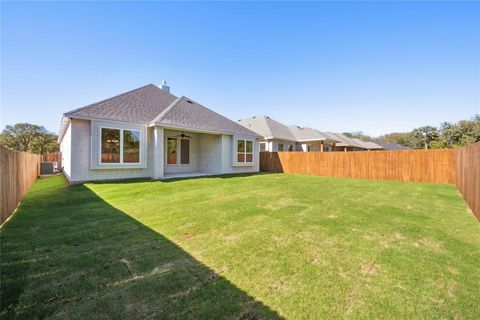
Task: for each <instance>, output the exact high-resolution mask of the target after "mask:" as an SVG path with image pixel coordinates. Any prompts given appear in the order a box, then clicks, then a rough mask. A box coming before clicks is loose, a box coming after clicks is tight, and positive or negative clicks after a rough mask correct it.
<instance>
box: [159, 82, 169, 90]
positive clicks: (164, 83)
mask: <svg viewBox="0 0 480 320" xmlns="http://www.w3.org/2000/svg"><path fill="white" fill-rule="evenodd" d="M160 89H162V90H164V91H166V92H168V93H170V87H169V86H167V81H165V80H162V83H161V84H160Z"/></svg>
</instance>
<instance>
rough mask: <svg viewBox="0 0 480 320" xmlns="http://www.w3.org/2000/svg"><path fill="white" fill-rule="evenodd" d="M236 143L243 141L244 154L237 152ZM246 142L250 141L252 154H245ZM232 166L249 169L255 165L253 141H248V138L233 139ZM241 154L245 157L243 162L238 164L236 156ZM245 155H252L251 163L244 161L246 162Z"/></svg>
mask: <svg viewBox="0 0 480 320" xmlns="http://www.w3.org/2000/svg"><path fill="white" fill-rule="evenodd" d="M238 141H244V143H245V151H244V152H239V151H238ZM247 141H250V142H251V143H252V152H247ZM233 148H234V149H233V157H234V158H233V164H234V166H236V167H251V166H253V165H254V163H255V140H252V139H248V138H235V139H234V145H233ZM239 153H243V155H244V157H245V162H239V161H238V154H239ZM247 154H251V155H252V161H248V162H247V161H246V160H247Z"/></svg>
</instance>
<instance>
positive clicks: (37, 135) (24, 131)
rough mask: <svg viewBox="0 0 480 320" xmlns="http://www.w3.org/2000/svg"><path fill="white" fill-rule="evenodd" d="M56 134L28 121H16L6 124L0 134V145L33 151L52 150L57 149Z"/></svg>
mask: <svg viewBox="0 0 480 320" xmlns="http://www.w3.org/2000/svg"><path fill="white" fill-rule="evenodd" d="M56 140H57V135H55V134H53V133H50V132H48V131H47V129H45V128H44V127H42V126H38V125H34V124H30V123H17V124H15V125H13V126H6V127H5V129H4V130H3V131H2V133H1V134H0V145H4V146H7V147H9V148H12V149H14V150H18V151H30V152H34V153H44V152H53V151H57V150H58V145H57V142H56Z"/></svg>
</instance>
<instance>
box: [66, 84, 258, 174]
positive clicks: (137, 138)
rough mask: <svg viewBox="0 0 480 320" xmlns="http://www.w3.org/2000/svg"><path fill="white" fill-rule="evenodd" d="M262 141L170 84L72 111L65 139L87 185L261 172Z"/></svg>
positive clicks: (71, 169)
mask: <svg viewBox="0 0 480 320" xmlns="http://www.w3.org/2000/svg"><path fill="white" fill-rule="evenodd" d="M260 138H261V137H260V136H259V135H257V134H256V133H254V132H252V131H251V130H248V129H247V128H245V127H243V126H241V125H239V124H238V123H236V122H234V121H231V120H229V119H227V118H225V117H223V116H221V115H220V114H218V113H216V112H214V111H212V110H210V109H208V108H206V107H204V106H202V105H200V104H199V103H197V102H195V101H193V100H192V99H189V98H187V97H184V96H181V97H176V96H174V95H172V94H171V93H170V92H169V87H168V86H166V84H165V83H163V84H162V86H161V88H159V87H157V86H155V85H153V84H150V85H147V86H144V87H141V88H138V89H135V90H132V91H128V92H126V93H122V94H120V95H118V96H115V97H112V98H109V99H106V100H102V101H100V102H97V103H94V104H90V105H88V106H85V107H82V108H79V109H75V110H72V111H70V112H67V113H65V114H64V115H63V118H62V124H61V128H60V133H59V136H58V142H59V143H60V149H61V151H62V163H63V170H64V173H65V175H66V177H67V179H68V180H69V181H70V182H82V181H91V180H111V179H125V178H152V179H166V178H172V177H180V176H199V175H208V174H227V173H245V172H258V171H259V139H260Z"/></svg>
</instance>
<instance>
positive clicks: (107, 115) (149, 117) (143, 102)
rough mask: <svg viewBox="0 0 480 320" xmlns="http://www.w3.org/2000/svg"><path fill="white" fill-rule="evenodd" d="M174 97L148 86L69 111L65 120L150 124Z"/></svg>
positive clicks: (155, 87)
mask: <svg viewBox="0 0 480 320" xmlns="http://www.w3.org/2000/svg"><path fill="white" fill-rule="evenodd" d="M176 99H177V97H176V96H174V95H173V94H170V93H168V92H166V91H165V90H162V89H160V88H159V87H157V86H155V85H153V84H149V85H147V86H144V87H141V88H138V89H135V90H131V91H128V92H125V93H122V94H120V95H118V96H114V97H112V98H109V99H106V100H102V101H99V102H96V103H93V104H90V105H88V106H85V107H82V108H79V109H75V110H72V111H69V112H67V113H65V114H64V116H65V117H67V118H74V117H85V118H97V119H106V120H114V121H122V122H134V123H150V122H151V121H153V120H154V119H155V117H157V116H158V115H159V114H160V113H161V112H162V111H164V110H165V109H166V108H167V107H168V106H169V105H171V104H172V103H173V102H174V101H175V100H176Z"/></svg>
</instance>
